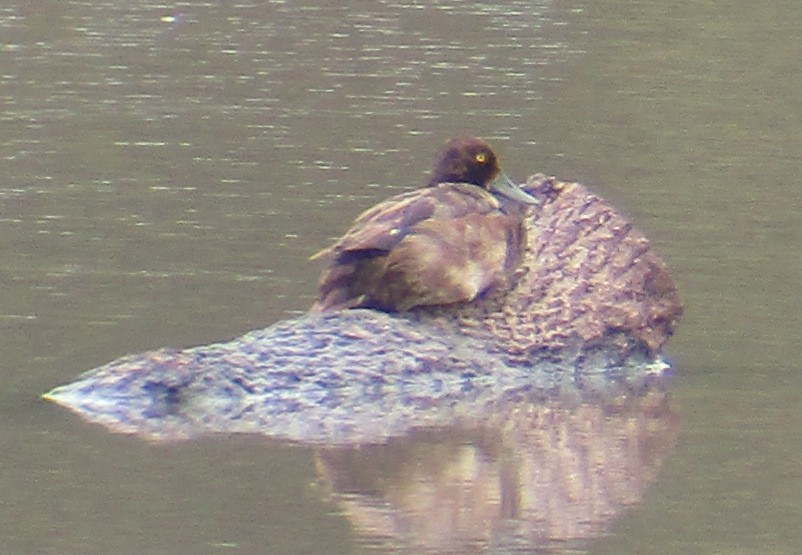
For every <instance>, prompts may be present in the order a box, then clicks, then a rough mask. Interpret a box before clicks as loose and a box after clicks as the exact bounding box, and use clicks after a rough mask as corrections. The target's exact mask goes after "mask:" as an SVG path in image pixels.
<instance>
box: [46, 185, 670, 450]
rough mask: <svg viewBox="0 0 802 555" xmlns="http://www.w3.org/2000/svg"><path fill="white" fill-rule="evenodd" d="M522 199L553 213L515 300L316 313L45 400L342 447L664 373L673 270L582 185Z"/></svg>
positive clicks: (154, 356) (106, 413)
mask: <svg viewBox="0 0 802 555" xmlns="http://www.w3.org/2000/svg"><path fill="white" fill-rule="evenodd" d="M527 189H528V190H529V191H530V192H532V193H533V194H535V195H536V196H538V197H539V198H541V199H542V200H543V201H544V202H543V203H542V205H541V206H539V207H537V208H535V209H534V213H533V214H532V215H531V217H530V218H529V219H528V221H527V225H528V226H529V245H528V247H527V251H526V255H525V258H524V261H523V264H522V270H521V276H520V279H519V280H518V281H517V283H516V284H515V285H514V287H513V288H512V289H511V290H507V291H496V292H495V293H494V294H492V295H490V296H488V297H487V298H485V299H482V300H480V301H479V302H477V303H475V304H472V305H469V306H465V307H462V308H459V309H453V308H452V309H440V310H434V309H421V310H416V311H413V312H410V313H403V314H386V313H383V312H379V311H374V310H365V309H358V310H345V311H341V312H332V313H317V314H314V313H310V314H306V315H304V316H302V317H300V318H298V319H295V320H290V321H286V322H279V323H277V324H274V325H272V326H270V327H268V328H266V329H263V330H256V331H253V332H250V333H248V334H246V335H244V336H242V337H239V338H237V339H234V340H232V341H228V342H225V343H218V344H212V345H205V346H200V347H193V348H190V349H184V350H171V349H160V350H155V351H150V352H146V353H142V354H138V355H130V356H126V357H123V358H120V359H118V360H116V361H113V362H111V363H109V364H106V365H104V366H101V367H99V368H96V369H94V370H91V371H89V372H86V373H84V374H83V375H81V376H80V377H79V378H78V379H77V380H76V381H74V382H73V383H70V384H67V385H64V386H61V387H58V388H56V389H54V390H53V391H51V392H50V393H48V394H46V395H45V398H47V399H49V400H52V401H54V402H56V403H59V404H61V405H63V406H66V407H67V408H69V409H71V410H73V411H75V412H77V413H79V414H80V415H81V416H83V417H84V418H85V419H87V420H89V421H92V422H96V423H99V424H102V425H104V426H106V427H107V428H109V429H110V430H113V431H116V432H123V433H133V434H138V435H140V436H143V437H146V438H150V439H168V440H169V439H181V438H188V437H195V436H198V435H200V434H204V433H219V432H226V433H230V432H246V433H257V434H261V435H265V436H270V437H277V438H283V439H290V440H294V441H300V442H308V443H318V444H332V445H342V444H353V443H375V442H382V441H384V440H386V439H387V438H389V437H393V436H398V435H402V434H404V433H406V432H408V431H410V430H412V429H417V428H431V427H442V426H447V425H451V424H453V423H455V422H465V421H468V422H471V421H473V422H476V421H481V419H482V418H483V417H484V416H485V415H487V414H489V413H490V412H493V411H494V410H496V409H497V408H499V407H503V406H505V405H506V404H509V403H511V402H513V403H514V402H517V403H520V402H522V401H524V402H536V401H537V400H538V399H543V398H546V397H553V396H554V395H558V396H559V395H564V394H565V393H566V391H569V390H570V394H571V395H580V396H587V395H590V396H598V395H601V396H605V395H607V394H608V393H612V394H619V393H620V392H621V390H622V388H623V390H627V389H628V388H631V387H637V386H638V384H639V383H641V381H643V380H646V381H648V380H650V379H651V378H652V377H654V376H655V375H661V374H662V373H663V372H664V371H665V370H666V368H667V365H666V364H665V362H664V360H663V359H662V357H661V356H660V350H661V347H662V346H663V344H664V343H665V341H666V340H667V339H668V337H669V336H670V334H671V332H672V330H673V327H674V325H675V323H676V320H677V319H678V318H679V316H680V314H681V311H682V308H681V304H680V302H679V298H678V296H677V293H676V291H675V289H674V286H673V284H672V282H671V279H670V277H669V276H668V273H667V272H666V269H665V266H664V265H663V263H662V261H660V259H659V258H657V256H656V255H654V253H653V252H652V250H651V248H650V246H649V244H648V242H647V241H646V239H645V238H643V236H642V235H641V234H640V233H638V232H637V231H635V230H634V229H633V228H632V226H631V225H630V224H629V223H628V222H627V221H626V220H625V219H623V218H622V217H621V216H619V215H617V214H616V213H615V211H614V210H613V209H612V208H611V207H609V205H607V204H606V203H604V202H603V201H601V200H600V199H599V198H598V197H596V196H594V195H592V194H590V193H588V191H587V190H586V189H585V188H584V187H582V186H581V185H578V184H574V183H562V182H558V181H556V180H554V179H550V178H545V177H543V176H536V177H535V178H532V179H530V181H529V184H528V185H527Z"/></svg>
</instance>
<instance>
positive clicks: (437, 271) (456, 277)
mask: <svg viewBox="0 0 802 555" xmlns="http://www.w3.org/2000/svg"><path fill="white" fill-rule="evenodd" d="M502 207H503V206H502V204H501V203H500V202H499V200H498V199H496V197H494V196H493V195H491V194H490V193H488V192H486V191H484V190H483V189H481V188H479V187H476V186H473V185H467V184H461V183H448V184H441V185H438V186H437V187H432V188H427V189H421V190H418V191H413V192H411V193H406V194H403V195H399V196H397V197H394V198H392V199H390V200H388V201H385V202H382V203H380V204H378V205H376V206H375V207H373V208H371V209H370V210H368V211H367V212H365V213H364V214H362V215H361V216H360V217H359V218H357V220H356V221H355V222H354V225H353V226H352V228H351V229H350V230H349V231H348V232H347V233H346V234H345V235H344V236H343V237H342V238H341V239H340V240H338V241H337V242H336V243H335V244H334V245H332V246H331V247H329V248H327V249H325V250H323V251H321V252H319V253H318V254H317V255H315V258H322V257H325V258H327V259H328V260H329V266H328V267H327V268H326V269H325V270H324V272H323V275H322V277H321V281H320V289H319V297H318V301H317V302H316V303H315V305H314V306H313V308H312V309H313V310H316V311H323V310H332V309H342V308H354V307H371V308H379V309H382V310H388V311H404V310H409V309H410V308H413V307H415V306H425V305H441V304H451V303H456V302H466V301H471V300H473V299H474V298H476V297H477V296H478V295H479V294H481V293H482V292H484V291H485V290H487V289H488V288H489V287H491V286H493V285H498V284H500V283H506V282H507V281H508V279H509V278H510V277H511V275H512V272H514V270H515V268H516V267H517V264H518V262H519V260H520V256H521V252H522V249H523V239H524V228H523V216H522V213H521V212H520V211H508V210H502Z"/></svg>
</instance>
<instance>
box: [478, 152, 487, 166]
mask: <svg viewBox="0 0 802 555" xmlns="http://www.w3.org/2000/svg"><path fill="white" fill-rule="evenodd" d="M475 160H476V163H477V164H484V163H485V162H487V154H485V153H484V152H480V153H479V154H477V155H476V158H475Z"/></svg>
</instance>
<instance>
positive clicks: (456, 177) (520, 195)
mask: <svg viewBox="0 0 802 555" xmlns="http://www.w3.org/2000/svg"><path fill="white" fill-rule="evenodd" d="M440 183H470V184H472V185H476V186H477V187H482V188H483V189H486V190H488V191H490V192H493V193H496V194H499V195H502V196H504V197H507V198H509V199H511V200H514V201H516V202H520V203H523V204H537V203H538V201H537V200H536V199H535V198H534V197H533V196H531V195H529V194H528V193H526V192H525V191H523V190H522V189H521V188H520V187H518V186H517V185H515V184H514V183H513V182H512V181H510V179H509V178H508V177H507V176H506V175H504V174H503V173H502V172H501V168H499V164H498V156H496V153H495V152H494V151H493V149H492V148H491V147H490V145H489V144H487V143H486V142H485V141H483V140H482V139H479V138H477V137H469V136H462V137H454V138H453V139H450V140H449V141H448V142H446V144H445V145H443V148H442V149H440V152H438V153H437V156H436V157H435V159H434V165H433V166H432V176H431V178H430V179H429V186H430V187H434V186H436V185H438V184H440Z"/></svg>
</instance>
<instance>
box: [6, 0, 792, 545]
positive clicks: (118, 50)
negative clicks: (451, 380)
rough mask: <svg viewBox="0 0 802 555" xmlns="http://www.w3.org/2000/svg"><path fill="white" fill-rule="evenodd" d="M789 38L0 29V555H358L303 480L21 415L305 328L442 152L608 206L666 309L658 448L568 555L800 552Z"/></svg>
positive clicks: (416, 19) (75, 8) (307, 21)
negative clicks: (491, 162) (331, 258)
mask: <svg viewBox="0 0 802 555" xmlns="http://www.w3.org/2000/svg"><path fill="white" fill-rule="evenodd" d="M800 25H802V21H800V12H799V10H798V9H797V6H796V4H795V3H792V2H790V1H778V2H773V3H767V4H754V5H750V8H749V10H745V9H743V6H742V4H740V3H737V2H732V1H729V2H728V1H720V2H715V3H698V2H690V1H680V2H673V3H672V4H671V6H670V7H669V6H668V5H665V6H664V5H663V4H660V3H651V2H639V1H634V0H603V1H596V2H584V1H580V0H574V1H569V2H559V3H550V2H545V1H544V2H537V3H532V2H523V1H520V2H515V1H508V2H504V3H502V4H487V3H478V2H438V3H434V4H432V3H426V4H424V3H417V2H406V3H399V2H376V3H370V4H364V3H353V2H352V3H346V4H342V5H341V6H338V7H321V6H317V5H314V4H303V3H290V2H282V1H275V2H252V3H248V2H226V3H217V2H180V3H176V4H165V3H161V2H151V1H142V2H136V3H123V2H109V1H107V2H81V1H70V0H65V1H62V2H58V3H55V4H48V5H47V7H46V9H44V8H43V6H42V5H40V3H36V2H34V3H29V2H28V3H26V2H13V1H8V0H6V1H4V2H2V3H0V159H1V160H2V165H3V169H4V172H3V173H4V177H3V179H2V181H0V206H1V207H2V208H1V209H0V210H1V212H0V245H1V247H2V252H3V253H4V256H3V258H2V263H0V273H1V274H2V283H3V287H2V290H1V291H2V293H0V299H1V300H2V303H1V304H0V328H1V330H0V333H1V334H2V338H3V339H2V345H3V348H2V351H3V353H4V355H5V356H4V362H3V365H2V375H3V388H2V393H0V407H1V408H0V411H2V418H0V425H1V426H2V436H3V438H4V442H5V445H6V449H5V459H4V465H3V471H2V472H0V491H2V492H3V501H2V509H0V511H2V513H1V514H2V518H1V519H0V522H2V524H0V536H2V537H3V538H4V542H3V543H4V547H5V549H6V550H7V551H8V552H9V553H26V552H37V553H108V552H115V553H221V552H225V553H230V552H240V553H251V552H267V553H302V552H323V551H325V552H328V553H335V552H341V553H351V552H354V551H356V550H359V549H364V542H363V541H362V540H361V539H360V535H361V531H362V530H363V529H362V528H360V527H359V526H358V525H357V524H356V523H355V521H354V519H353V518H351V519H350V520H349V518H346V517H345V516H344V515H343V511H344V506H343V504H342V500H339V502H338V501H337V500H333V499H332V498H331V497H330V495H329V492H327V491H326V487H327V485H326V483H325V482H321V468H324V467H325V465H324V466H321V465H322V464H323V462H321V459H320V454H316V453H314V452H313V451H312V450H310V449H305V448H300V447H290V446H286V445H280V444H274V443H269V442H264V441H253V440H248V439H247V438H229V439H226V438H219V439H218V438H216V439H210V440H204V441H202V442H199V443H191V444H180V445H174V446H168V447H165V446H151V445H148V444H146V443H143V442H140V441H138V440H135V439H132V438H125V437H118V436H112V435H109V434H107V433H106V432H104V431H101V430H99V429H97V428H94V427H89V426H86V425H84V424H82V423H81V422H78V421H77V420H76V419H74V418H73V417H72V416H71V415H69V414H67V413H66V412H64V411H61V410H59V409H57V408H56V407H53V406H50V405H48V404H46V403H44V402H42V401H40V400H39V399H38V395H39V394H41V393H42V392H44V391H46V390H48V389H50V388H51V387H52V386H54V385H56V384H58V383H62V382H65V381H68V380H70V379H71V378H73V377H74V376H75V375H76V374H78V373H79V372H81V371H83V370H85V369H88V368H91V367H94V366H97V365H99V364H102V363H104V362H106V361H108V360H111V359H114V358H116V357H118V356H121V355H123V354H125V353H129V352H136V351H141V350H145V349H151V348H155V347H159V346H162V345H171V346H176V347H182V346H189V345H195V344H202V343H206V342H211V341H218V340H222V339H227V338H230V337H234V336H237V335H239V334H241V333H244V332H245V331H247V330H249V329H253V328H258V327H264V326H266V325H269V324H271V323H273V322H275V321H277V320H280V319H283V318H287V317H289V316H292V315H295V314H298V313H300V312H302V311H304V310H305V309H306V307H307V306H308V305H309V304H310V302H311V296H312V294H313V292H314V285H315V281H316V278H317V273H318V268H317V267H316V266H315V264H314V263H310V262H309V261H308V260H307V257H308V256H309V255H310V254H312V253H313V252H315V251H316V250H317V249H319V248H320V247H322V246H324V245H326V244H327V242H328V241H329V240H330V238H331V237H333V236H335V235H337V234H338V233H340V232H341V231H342V229H343V228H344V227H345V226H346V225H347V223H348V222H350V220H351V219H352V218H353V216H355V215H356V214H357V213H358V212H359V211H360V210H362V209H363V208H365V207H367V206H369V205H371V204H373V203H374V202H376V201H377V200H379V199H382V198H385V197H387V196H388V195H390V194H394V193H395V192H398V191H400V190H402V189H406V188H410V187H414V186H416V185H417V184H419V183H421V181H422V180H423V176H424V173H425V172H426V170H427V169H428V165H429V161H430V157H431V154H432V152H433V151H434V150H435V149H436V147H437V146H438V145H439V144H440V143H441V142H442V141H443V140H445V139H446V138H447V137H449V136H451V135H453V134H455V133H459V132H470V133H473V134H477V135H480V136H483V137H485V138H487V139H489V140H490V141H492V142H493V144H494V145H495V146H496V147H497V149H498V151H499V152H500V154H501V157H502V163H503V165H504V167H505V169H506V171H507V173H509V174H511V175H512V176H514V177H516V178H519V179H522V178H524V177H525V176H526V175H527V174H530V173H534V172H536V171H544V172H546V173H550V174H556V175H558V176H560V177H563V178H578V179H581V180H582V181H584V182H586V183H588V184H589V185H591V186H592V187H594V189H595V190H597V191H598V192H599V193H600V194H602V195H603V196H605V197H607V198H609V199H610V200H612V201H613V202H614V203H615V205H616V206H618V207H620V208H621V210H622V211H623V212H624V213H626V214H629V215H630V216H631V217H632V218H633V219H634V221H635V222H636V224H637V225H638V226H639V227H640V228H641V229H643V230H644V231H645V232H646V233H647V235H648V236H649V237H651V238H652V239H653V241H654V243H655V245H656V247H657V249H658V251H659V252H660V253H661V254H662V255H663V256H664V257H665V259H666V261H667V262H668V264H669V266H670V267H671V268H672V269H673V273H674V275H675V277H676V279H677V282H678V285H679V287H680V289H681V292H682V294H683V297H684V299H685V301H686V305H687V316H686V319H685V321H684V322H683V323H682V325H681V326H680V331H679V334H678V336H677V337H676V338H675V339H674V340H673V342H672V343H671V344H670V348H669V354H670V355H671V356H673V357H674V358H675V360H676V361H677V364H678V367H679V376H678V378H677V381H676V384H675V388H674V395H673V403H674V405H675V406H676V410H677V411H678V412H679V413H680V414H681V415H682V427H681V432H680V435H679V438H678V439H677V444H676V447H675V448H674V450H673V451H672V452H671V454H670V455H668V456H667V458H666V460H665V461H664V462H663V464H662V466H661V468H660V472H659V473H658V474H657V475H656V476H655V477H654V481H653V482H651V483H650V485H649V486H648V488H647V489H644V491H645V494H644V495H645V497H643V498H642V499H637V500H636V501H637V505H636V506H633V507H631V508H630V509H629V510H627V511H625V512H624V513H623V516H619V517H618V518H617V519H616V520H615V524H614V525H613V528H612V529H611V530H610V533H609V535H607V536H606V537H604V538H603V539H596V540H594V541H590V542H588V543H586V544H583V545H581V546H572V547H575V548H577V549H582V550H586V551H588V552H591V553H661V554H664V553H689V552H702V553H710V552H722V553H795V552H799V551H800V550H802V541H801V540H800V539H799V534H798V531H797V529H798V523H799V522H800V521H802V508H800V504H799V501H798V500H799V498H800V496H802V478H800V477H801V476H802V469H801V468H800V463H799V461H800V460H801V459H802V457H800V445H802V442H800V432H799V430H800V429H802V426H801V425H800V424H802V422H800V417H799V410H798V407H799V402H800V397H802V393H800V392H802V383H800V382H801V381H802V378H800V377H799V376H800V373H799V364H798V363H796V362H795V361H796V359H797V357H796V352H795V351H796V343H797V339H798V337H799V332H800V329H801V328H802V326H800V316H799V314H800V309H802V301H801V300H800V298H801V297H800V295H799V282H800V277H802V260H800V256H799V250H800V249H799V245H800V242H801V241H800V235H802V225H800V223H801V222H800V219H802V218H800V216H799V214H800V208H802V207H801V206H800V196H799V194H798V185H797V183H796V180H797V176H798V175H799V167H800V152H802V126H800V124H799V114H800V113H802V100H800V96H799V94H798V91H799V86H800V83H802V75H801V74H800V69H799V64H798V60H799V59H800V54H802V39H801V38H799V33H798V29H799V28H800ZM461 460H463V461H465V460H472V459H471V458H470V457H468V458H467V459H461ZM324 462H325V461H324ZM328 462H329V468H331V467H332V461H331V459H328ZM351 514H352V515H353V510H352V512H351ZM373 525H374V529H378V525H376V524H375V523H374V524H373ZM379 545H384V547H379V546H376V545H374V548H375V550H377V551H380V552H381V551H383V550H387V547H386V545H385V544H379ZM360 546H362V547H360Z"/></svg>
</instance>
